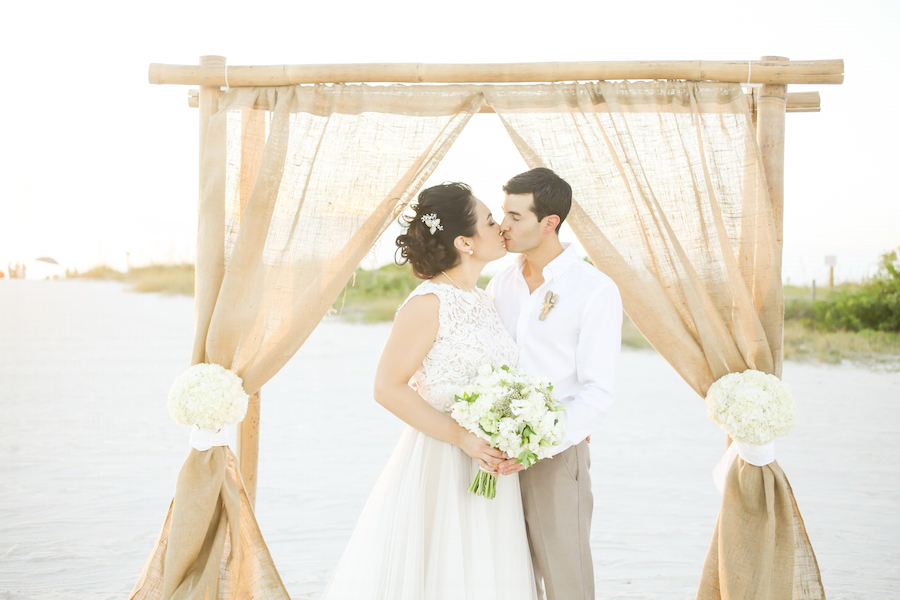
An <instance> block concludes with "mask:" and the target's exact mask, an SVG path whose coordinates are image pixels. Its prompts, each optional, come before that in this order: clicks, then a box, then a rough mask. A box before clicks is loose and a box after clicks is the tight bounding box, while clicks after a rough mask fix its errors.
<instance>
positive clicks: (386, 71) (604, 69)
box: [149, 59, 844, 87]
mask: <svg viewBox="0 0 900 600" xmlns="http://www.w3.org/2000/svg"><path fill="white" fill-rule="evenodd" d="M225 69H226V67H224V66H201V65H164V64H159V63H153V64H151V65H150V72H149V79H150V83H154V84H175V85H203V86H213V85H217V86H224V85H226V81H225V73H226V71H225ZM227 69H228V82H227V85H229V86H231V87H248V86H265V87H269V86H279V85H296V84H301V83H524V82H532V83H534V82H550V81H595V80H617V79H685V80H689V81H725V82H737V83H747V82H748V81H749V83H761V84H768V83H775V84H782V85H786V84H789V83H790V84H797V83H803V84H826V83H843V81H844V61H843V60H840V59H838V60H809V61H790V60H786V61H762V60H755V61H746V60H743V61H741V60H731V61H705V60H684V61H679V60H669V61H606V62H567V63H506V64H502V63H501V64H467V65H466V64H425V63H372V64H342V65H265V66H239V65H236V66H229V67H227Z"/></svg>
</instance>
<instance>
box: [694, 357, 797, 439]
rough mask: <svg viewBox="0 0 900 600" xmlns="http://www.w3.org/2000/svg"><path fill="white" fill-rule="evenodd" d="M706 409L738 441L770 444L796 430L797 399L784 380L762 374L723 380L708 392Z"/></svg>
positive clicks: (757, 373)
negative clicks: (795, 412)
mask: <svg viewBox="0 0 900 600" xmlns="http://www.w3.org/2000/svg"><path fill="white" fill-rule="evenodd" d="M706 408H707V412H708V414H709V418H710V419H712V420H713V422H714V423H717V424H718V425H719V426H720V427H722V429H724V430H725V431H726V432H727V433H728V435H730V436H731V437H732V438H733V439H734V440H736V441H738V442H744V443H748V444H756V445H763V444H768V443H770V442H771V441H773V440H774V439H775V438H776V437H779V436H782V435H785V434H787V433H788V432H789V431H790V430H791V429H793V427H794V396H793V395H792V394H791V391H790V390H789V389H788V387H787V385H785V384H784V383H783V382H782V381H781V380H780V379H778V378H777V377H775V376H774V375H768V374H766V373H763V372H761V371H754V370H747V371H744V372H743V373H729V374H727V375H725V376H723V377H720V378H719V379H718V380H717V381H716V382H715V383H713V384H712V385H711V386H710V388H709V391H707V392H706Z"/></svg>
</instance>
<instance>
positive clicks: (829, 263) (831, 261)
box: [825, 255, 837, 290]
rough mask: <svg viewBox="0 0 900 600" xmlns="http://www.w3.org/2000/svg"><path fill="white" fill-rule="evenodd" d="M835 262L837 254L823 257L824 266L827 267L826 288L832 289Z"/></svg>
mask: <svg viewBox="0 0 900 600" xmlns="http://www.w3.org/2000/svg"><path fill="white" fill-rule="evenodd" d="M836 264H837V256H834V255H829V256H826V257H825V266H826V267H828V289H829V290H833V289H834V265H836Z"/></svg>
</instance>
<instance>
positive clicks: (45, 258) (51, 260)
mask: <svg viewBox="0 0 900 600" xmlns="http://www.w3.org/2000/svg"><path fill="white" fill-rule="evenodd" d="M34 260H36V261H40V262H45V263H48V264H51V265H58V264H59V263H58V262H56V259H55V258H50V257H49V256H39V257H38V258H36V259H34Z"/></svg>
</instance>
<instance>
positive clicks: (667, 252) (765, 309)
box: [484, 82, 824, 600]
mask: <svg viewBox="0 0 900 600" xmlns="http://www.w3.org/2000/svg"><path fill="white" fill-rule="evenodd" d="M484 95H485V99H486V101H487V102H488V103H489V104H491V105H492V106H493V108H494V109H495V110H496V112H497V113H498V115H499V116H500V118H501V119H502V121H503V123H504V125H505V126H506V128H507V131H508V132H509V134H510V136H511V137H512V139H513V141H514V143H515V144H516V146H517V148H518V149H519V151H520V153H521V154H522V156H523V157H524V159H525V161H526V162H527V163H528V164H529V166H531V167H538V166H546V167H550V168H552V169H553V170H555V171H556V172H557V173H558V174H559V175H561V176H562V177H563V178H564V179H566V180H567V181H568V182H569V183H571V184H572V187H573V192H574V198H575V203H574V205H573V207H572V211H571V213H570V215H569V218H568V222H569V223H570V224H571V226H572V229H573V230H574V231H575V233H576V235H577V236H578V239H579V241H580V242H581V243H582V244H583V245H584V247H585V249H586V251H587V253H588V255H589V256H590V258H591V260H592V261H593V262H594V264H595V265H597V266H598V267H599V268H600V269H601V270H602V271H604V272H605V273H607V274H608V275H610V276H611V277H612V278H613V279H614V280H615V282H616V283H617V285H618V286H619V289H620V291H621V293H622V299H623V304H624V306H625V307H626V310H627V312H628V314H629V316H630V317H631V319H632V320H633V321H634V323H635V324H636V325H637V326H638V328H639V329H640V330H641V332H642V333H643V334H644V335H645V336H646V337H647V339H648V340H649V341H650V342H651V343H652V344H653V346H654V347H655V348H656V349H657V350H658V351H659V352H660V353H661V354H662V355H663V356H664V357H665V358H666V360H668V361H669V363H671V364H672V366H673V367H674V368H675V369H676V370H677V371H678V372H679V373H680V374H681V376H682V377H683V378H684V379H685V380H686V381H687V382H688V383H689V384H690V385H691V386H692V387H693V388H694V390H696V391H697V393H698V394H700V395H701V396H704V395H705V394H706V391H707V389H708V388H709V386H710V385H711V384H712V383H713V382H714V381H715V380H716V379H718V378H719V377H721V376H722V375H725V374H727V373H730V372H735V371H737V372H740V371H744V370H746V369H757V370H760V371H764V372H767V373H774V374H776V375H779V376H780V375H781V361H782V350H781V343H782V334H783V311H784V303H783V298H782V287H781V273H780V267H779V254H778V253H779V248H778V246H777V243H776V238H775V227H774V221H773V215H772V208H771V206H770V204H769V198H768V192H767V188H766V181H765V173H764V171H763V166H762V162H761V158H760V153H759V148H758V146H757V144H756V139H755V134H754V131H753V126H752V122H751V118H750V114H749V112H748V109H747V101H746V98H745V96H744V94H743V92H742V90H741V88H740V86H739V85H737V84H724V83H697V82H630V83H629V82H623V83H602V82H601V83H591V84H553V85H539V86H528V87H503V86H486V87H485V88H484ZM697 597H698V598H701V599H704V600H706V599H718V598H724V599H728V598H767V599H781V598H787V599H790V598H797V599H799V598H803V599H813V598H823V597H824V593H823V590H822V585H821V579H820V576H819V571H818V567H817V565H816V563H815V557H814V555H813V552H812V548H811V546H810V544H809V540H808V538H807V536H806V531H805V528H804V526H803V521H802V519H801V518H800V514H799V511H798V510H797V508H796V502H795V501H794V497H793V494H792V492H791V488H790V485H789V484H788V481H787V478H786V477H785V476H784V473H783V472H782V470H781V468H780V467H779V466H778V464H777V463H772V464H770V465H767V466H764V467H755V466H753V465H750V464H748V463H744V462H743V461H742V460H741V459H737V460H736V461H735V463H734V464H733V465H732V469H731V471H730V473H729V476H728V480H727V482H726V489H725V494H724V497H723V501H722V507H721V511H720V514H719V519H718V522H717V525H716V531H715V534H714V537H713V541H712V545H711V548H710V551H709V554H708V556H707V561H706V565H705V568H704V571H703V575H702V579H701V583H700V587H699V591H698V595H697Z"/></svg>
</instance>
